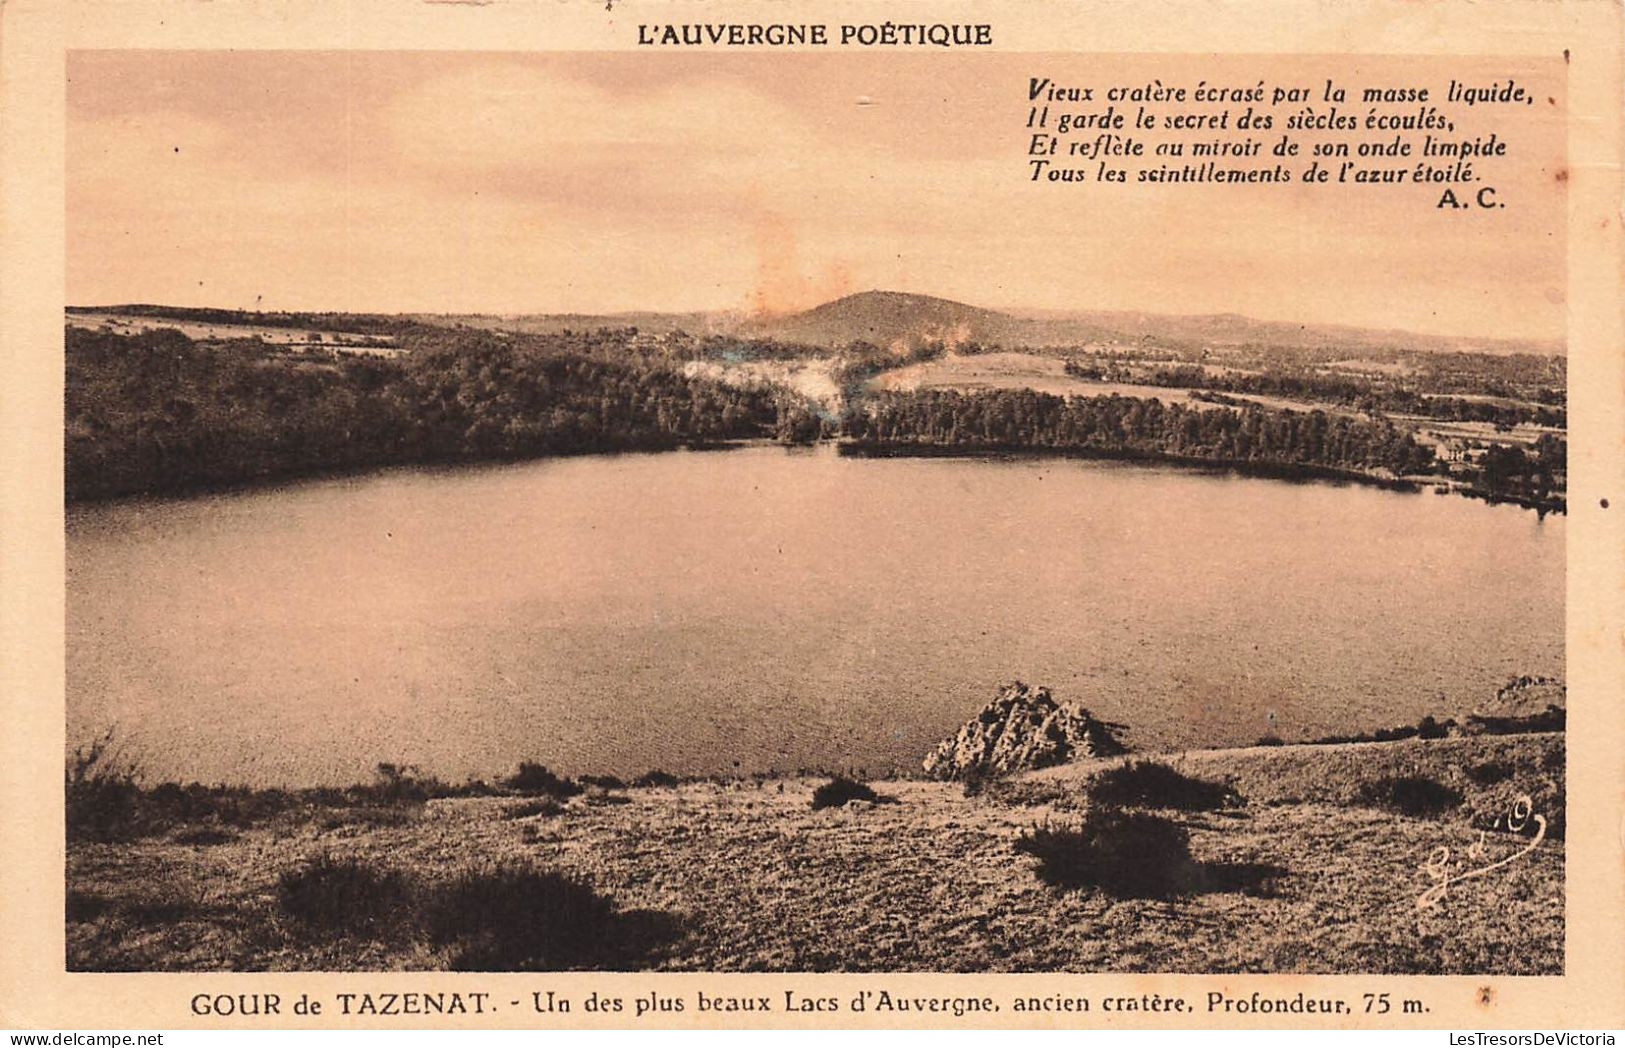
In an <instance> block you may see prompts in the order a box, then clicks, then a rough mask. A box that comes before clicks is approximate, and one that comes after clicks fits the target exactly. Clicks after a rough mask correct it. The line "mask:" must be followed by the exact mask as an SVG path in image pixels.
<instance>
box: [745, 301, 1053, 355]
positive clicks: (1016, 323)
mask: <svg viewBox="0 0 1625 1048" xmlns="http://www.w3.org/2000/svg"><path fill="white" fill-rule="evenodd" d="M1025 326H1026V325H1025V324H1024V322H1023V321H1021V320H1019V319H1017V318H1016V317H1013V316H1011V315H1009V314H1008V313H998V312H995V311H994V310H991V309H981V308H978V307H976V306H967V305H965V304H964V303H963V302H952V301H949V300H948V299H945V298H934V297H932V296H930V295H911V294H906V293H903V292H899V291H864V292H861V293H859V294H856V295H847V296H846V297H844V298H838V299H836V300H835V301H833V302H825V303H824V304H823V305H821V306H815V307H813V308H812V309H809V310H806V311H805V312H801V313H790V314H785V315H780V316H760V317H754V318H751V319H750V320H747V321H746V322H745V323H744V324H743V325H742V326H741V328H740V331H739V334H741V335H747V336H751V337H757V338H776V339H778V340H779V341H781V342H805V343H810V344H812V345H819V346H837V345H845V344H847V343H849V342H870V343H873V344H875V345H877V346H891V345H894V344H897V343H904V344H916V343H920V342H935V341H942V342H947V343H949V344H950V345H957V344H959V343H963V342H971V341H974V342H1008V341H1011V340H1012V339H1014V338H1015V337H1016V336H1017V335H1018V334H1019V333H1021V331H1022V330H1023V329H1024V327H1025Z"/></svg>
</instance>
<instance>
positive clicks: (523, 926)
mask: <svg viewBox="0 0 1625 1048" xmlns="http://www.w3.org/2000/svg"><path fill="white" fill-rule="evenodd" d="M424 906H425V919H426V925H427V929H428V933H429V938H430V941H431V942H433V943H434V944H435V945H437V946H444V945H447V944H452V943H461V944H462V949H461V950H460V951H459V953H458V954H457V956H456V957H455V958H454V959H453V965H454V966H455V967H457V968H459V969H463V970H475V971H524V970H541V969H556V968H569V967H575V966H578V965H582V964H584V963H587V962H588V961H589V960H591V959H592V958H593V957H594V956H595V955H596V953H597V951H599V950H600V949H601V948H602V946H603V944H604V940H605V938H606V936H607V935H608V933H609V931H610V930H611V928H612V926H613V924H614V919H615V911H614V904H613V903H612V902H611V901H610V900H609V899H607V898H605V897H603V896H601V895H599V894H598V893H597V892H596V891H594V890H593V888H592V885H590V884H588V883H587V882H586V881H583V880H579V879H577V878H575V877H571V876H568V875H566V874H562V873H558V872H555V871H553V870H542V869H536V868H533V867H531V866H528V865H525V864H505V865H493V866H488V867H486V868H484V869H479V870H471V871H468V872H465V873H462V874H459V875H458V876H456V877H454V878H452V879H450V880H447V881H443V882H441V883H439V884H437V885H435V886H433V888H432V891H431V893H430V894H429V896H428V898H426V899H425V903H424Z"/></svg>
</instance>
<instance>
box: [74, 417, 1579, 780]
mask: <svg viewBox="0 0 1625 1048" xmlns="http://www.w3.org/2000/svg"><path fill="white" fill-rule="evenodd" d="M1563 532H1564V518H1563V517H1561V516H1556V517H1547V518H1545V519H1544V520H1541V519H1539V518H1537V517H1536V515H1535V514H1534V513H1533V512H1530V511H1527V510H1522V509H1518V508H1515V507H1511V506H1487V505H1485V504H1483V503H1480V502H1474V501H1470V500H1467V499H1463V498H1458V497H1454V496H1451V497H1441V496H1436V495H1433V494H1431V493H1427V494H1402V493H1395V492H1389V491H1383V490H1379V489H1373V488H1365V487H1356V486H1343V485H1333V484H1326V483H1301V484H1299V483H1287V482H1282V481H1276V480H1262V479H1249V478H1242V477H1238V476H1233V475H1225V474H1211V473H1203V472H1197V471H1192V470H1185V469H1178V468H1165V467H1148V466H1144V465H1131V464H1123V463H1109V462H1091V461H1077V460H1015V461H1005V460H977V459H862V458H845V457H840V456H837V455H835V454H834V453H833V451H832V450H831V449H829V448H827V447H826V448H819V449H814V450H785V449H780V448H768V447H755V448H747V449H741V450H733V451H725V452H676V453H665V454H652V455H624V456H593V457H585V458H572V459H556V460H546V461H538V462H529V463H524V464H518V465H504V466H493V467H475V468H462V469H444V470H438V469H437V470H395V471H388V472H384V473H377V474H370V475H366V476H362V477H355V478H343V479H331V480H320V481H313V482H308V483H298V484H293V485H288V486H279V487H275V488H269V489H261V490H256V491H250V492H242V493H232V494H223V495H210V496H202V497H196V498H188V499H184V500H131V501H123V502H117V503H108V504H101V505H90V506H77V507H72V508H70V512H69V516H68V535H67V552H68V622H67V643H68V681H67V683H68V731H69V735H68V742H69V746H70V748H71V747H72V746H73V745H74V744H76V743H81V742H83V741H86V740H88V739H89V738H90V737H91V736H93V735H95V734H97V733H99V732H101V731H103V730H105V729H107V728H109V727H114V728H115V730H116V733H117V736H118V737H119V738H120V739H121V740H122V741H123V745H124V748H125V751H126V753H128V754H130V755H132V756H136V757H139V759H140V761H141V763H142V764H143V766H144V767H145V769H146V771H147V773H148V774H149V776H152V777H154V778H184V779H194V778H195V779H199V780H202V781H205V782H214V781H231V782H252V783H258V784H269V783H289V784H306V783H316V782H337V783H343V782H351V781H358V780H364V779H367V778H370V776H371V772H372V769H373V767H374V766H375V765H376V764H377V763H378V762H379V761H397V762H407V763H413V764H417V765H419V766H421V767H423V768H425V769H427V770H431V771H433V772H436V773H438V774H440V775H442V776H445V777H448V778H461V777H463V776H465V775H469V774H474V775H481V776H489V775H493V774H497V773H500V772H501V771H503V770H504V769H505V768H508V767H511V766H512V765H513V764H514V763H516V762H517V761H519V760H521V759H527V760H538V761H541V762H543V763H545V764H548V765H549V766H551V767H553V768H555V769H556V770H560V771H562V772H565V773H570V774H578V773H584V772H600V773H617V774H621V775H627V774H636V773H639V772H642V771H644V770H647V769H649V768H654V767H658V768H664V769H666V770H669V771H672V772H677V773H712V772H728V771H733V770H740V771H746V772H749V771H759V770H767V769H795V768H799V767H848V766H850V767H865V768H867V769H868V770H870V771H871V772H873V773H879V772H881V771H884V770H887V769H889V768H891V767H893V766H896V767H899V768H916V767H917V766H918V762H919V759H920V757H921V756H922V755H923V754H924V753H925V752H926V750H928V749H929V748H930V747H931V746H932V745H933V744H934V743H935V742H936V741H937V740H938V739H939V738H941V737H942V736H943V735H945V734H949V733H951V732H952V731H954V730H955V729H956V728H957V727H958V726H959V725H960V724H961V723H963V722H964V721H965V720H966V719H967V718H968V717H970V716H971V715H972V714H974V713H975V712H976V710H978V709H979V708H980V707H981V706H982V704H983V703H985V702H986V701H987V700H988V699H989V698H991V697H992V696H993V694H994V691H995V689H996V688H997V686H998V685H999V684H1000V683H1001V682H1003V681H1006V680H1009V679H1012V678H1020V679H1022V680H1026V681H1028V682H1032V683H1041V684H1047V685H1049V686H1050V687H1051V688H1053V689H1054V690H1055V692H1056V694H1057V696H1058V697H1060V698H1063V699H1069V700H1077V701H1080V702H1082V703H1083V704H1084V705H1085V706H1087V707H1089V708H1090V709H1092V710H1093V711H1094V712H1096V713H1097V714H1098V715H1101V716H1104V717H1107V718H1109V719H1111V720H1115V721H1121V722H1124V723H1126V724H1128V725H1130V726H1131V727H1132V731H1131V733H1130V735H1129V741H1130V742H1131V744H1133V745H1135V746H1137V747H1139V748H1144V749H1158V748H1178V747H1200V746H1213V745H1226V744H1245V743H1250V742H1252V741H1253V740H1255V739H1257V738H1258V737H1259V736H1261V735H1264V734H1266V733H1269V732H1274V733H1276V734H1279V735H1281V736H1282V737H1284V738H1287V739H1289V740H1290V739H1298V738H1310V737H1316V736H1321V735H1325V734H1330V733H1334V732H1341V733H1350V732H1355V731H1363V730H1369V729H1372V728H1375V727H1378V726H1387V725H1393V724H1398V723H1404V722H1414V721H1415V720H1416V719H1417V718H1418V717H1420V716H1421V715H1423V714H1428V713H1432V714H1436V715H1441V716H1442V715H1450V714H1459V713H1460V712H1462V711H1463V710H1466V709H1470V708H1471V707H1472V706H1473V705H1474V704H1476V703H1477V702H1479V701H1481V700H1483V699H1484V698H1485V697H1486V696H1488V695H1490V694H1492V693H1493V692H1494V690H1495V688H1496V687H1497V686H1499V685H1500V684H1502V683H1503V682H1504V681H1505V680H1506V679H1507V678H1508V677H1510V676H1513V675H1516V674H1520V673H1528V674H1549V675H1561V674H1562V672H1563V566H1564V556H1563Z"/></svg>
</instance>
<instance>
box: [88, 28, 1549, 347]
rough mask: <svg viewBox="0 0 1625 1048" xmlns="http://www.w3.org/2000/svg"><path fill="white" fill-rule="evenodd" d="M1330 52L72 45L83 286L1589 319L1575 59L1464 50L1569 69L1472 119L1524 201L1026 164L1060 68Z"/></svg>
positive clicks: (1525, 329) (1248, 78)
mask: <svg viewBox="0 0 1625 1048" xmlns="http://www.w3.org/2000/svg"><path fill="white" fill-rule="evenodd" d="M1266 61H1273V62H1275V64H1274V65H1270V66H1268V67H1267V68H1266V67H1265V66H1263V65H1262V64H1261V63H1264V62H1266ZM1326 61H1330V60H1326ZM1326 61H1320V60H1315V59H1312V58H1298V59H1280V60H1266V59H1260V58H1257V57H1253V58H1245V57H1241V58H1238V57H1230V58H1222V59H1221V58H1218V57H1212V56H1203V57H1200V58H1179V57H1173V58H1170V57H1167V56H1162V57H1156V56H1088V55H1018V54H963V53H952V54H887V55H874V54H862V53H849V52H838V51H836V52H830V53H816V54H808V53H796V54H785V53H771V52H745V53H725V54H718V53H672V54H667V53H648V52H643V53H639V52H613V53H607V52H580V53H542V54H518V53H514V54H505V53H502V54H499V53H475V54H469V53H453V52H410V53H391V52H180V51H91V52H84V51H81V52H73V53H71V54H70V56H69V60H68V126H67V147H68V154H67V156H68V161H67V163H68V171H67V175H68V190H67V196H68V213H67V219H68V258H67V262H68V297H69V301H70V302H71V303H73V304H79V305H103V304H111V303H117V302H159V303H164V304H171V305H213V306H220V307H227V308H243V309H253V308H259V309H286V310H299V309H308V310H347V311H367V312H465V313H467V312H483V313H562V312H581V313H600V312H616V311H631V310H654V311H687V310H710V309H744V310H768V311H785V310H792V309H798V308H805V307H809V306H812V305H816V304H818V303H819V302H822V301H826V300H828V299H830V298H833V297H836V296H838V295H841V294H845V293H849V292H854V291H861V290H866V289H870V288H885V289H890V290H904V291H915V292H920V293H924V294H933V295H940V296H943V297H947V298H953V299H957V300H960V301H964V302H968V303H970V304H973V305H978V306H985V307H990V308H1001V309H1014V310H1102V309H1106V310H1113V309H1122V310H1137V311H1146V312H1153V313H1241V314H1245V315H1249V316H1254V317H1258V318H1262V319H1271V320H1286V321H1296V322H1304V323H1345V324H1354V325H1358V326H1364V327H1380V328H1402V329H1408V330H1414V331H1422V332H1428V333H1436V334H1447V335H1470V336H1477V337H1484V336H1504V337H1515V338H1560V337H1562V335H1563V333H1564V327H1565V308H1564V280H1563V273H1564V254H1563V251H1564V245H1563V234H1562V229H1563V221H1564V194H1563V190H1562V186H1563V183H1562V167H1563V157H1564V152H1563V149H1564V146H1563V129H1562V121H1561V101H1562V100H1561V97H1560V95H1559V91H1560V87H1561V84H1562V76H1561V69H1560V67H1558V68H1557V69H1553V68H1551V67H1550V66H1530V67H1528V68H1519V69H1517V70H1509V69H1508V68H1507V62H1508V61H1509V60H1507V59H1497V60H1494V62H1493V63H1491V64H1483V63H1481V64H1480V65H1479V66H1474V65H1473V64H1472V63H1473V62H1474V61H1475V60H1471V59H1462V60H1458V61H1457V66H1456V67H1452V70H1451V71H1452V72H1456V70H1457V67H1459V69H1460V72H1461V74H1462V76H1461V78H1462V79H1464V80H1472V81H1473V82H1475V83H1483V84H1487V83H1489V82H1490V81H1491V80H1493V79H1496V78H1497V77H1499V78H1500V79H1502V80H1504V79H1505V77H1506V76H1507V75H1508V73H1509V72H1516V73H1517V74H1518V78H1519V82H1520V83H1527V84H1531V85H1532V86H1534V87H1535V88H1536V94H1537V95H1541V96H1544V97H1543V98H1542V101H1543V102H1544V103H1545V104H1542V105H1539V106H1532V107H1517V108H1516V110H1515V111H1508V112H1507V113H1505V114H1492V113H1490V112H1489V111H1487V110H1479V111H1476V112H1475V113H1473V114H1471V116H1472V117H1473V118H1474V119H1479V120H1483V121H1487V122H1486V123H1485V124H1484V125H1483V126H1484V128H1485V129H1486V130H1487V129H1488V128H1489V127H1490V126H1492V123H1494V122H1495V121H1499V122H1500V123H1499V126H1500V127H1502V129H1503V134H1502V137H1503V138H1505V139H1507V140H1508V141H1509V143H1510V144H1512V145H1515V146H1516V149H1515V150H1514V151H1513V153H1512V156H1513V158H1514V159H1512V160H1511V161H1507V162H1503V163H1502V164H1501V166H1500V168H1499V170H1498V171H1497V172H1496V175H1495V183H1494V184H1495V187H1496V189H1497V192H1498V198H1499V199H1500V200H1502V201H1505V202H1507V207H1506V208H1504V209H1497V210H1494V211H1478V210H1476V209H1474V210H1472V211H1464V212H1455V211H1452V210H1450V209H1439V208H1437V207H1436V206H1435V203H1436V201H1437V199H1438V191H1437V190H1436V189H1433V188H1428V187H1422V188H1419V189H1406V190H1402V191H1399V192H1391V191H1390V192H1383V191H1380V190H1372V189H1359V190H1352V191H1339V190H1336V189H1332V190H1331V191H1328V190H1326V189H1323V188H1315V187H1305V186H1301V185H1293V186H1289V187H1280V186H1271V187H1245V188H1239V189H1238V188H1228V187H1227V188H1208V187H1180V188H1176V189H1174V190H1166V189H1164V190H1148V189H1146V188H1143V187H1136V186H1128V187H1118V186H1108V185H1103V184H1095V183H1087V184H1085V185H1081V186H1080V185H1047V184H1034V183H1032V182H1030V181H1029V180H1028V168H1027V166H1026V157H1025V151H1026V148H1027V132H1026V129H1025V128H1024V126H1023V125H1024V123H1025V120H1026V117H1027V112H1028V108H1027V107H1028V94H1027V87H1028V80H1029V78H1030V77H1032V76H1050V77H1052V78H1054V79H1055V80H1057V81H1058V82H1088V83H1097V84H1103V83H1107V82H1117V81H1121V82H1124V83H1135V82H1140V83H1144V82H1147V81H1149V80H1150V79H1151V78H1152V77H1153V76H1160V77H1162V78H1163V79H1165V80H1169V79H1177V78H1183V79H1186V80H1189V81H1194V80H1196V79H1199V78H1201V77H1207V78H1209V79H1211V80H1214V81H1215V82H1225V83H1231V82H1234V83H1238V84H1250V83H1252V82H1253V81H1256V80H1257V79H1259V78H1260V77H1261V76H1263V75H1265V74H1269V75H1271V76H1273V77H1276V78H1279V79H1281V80H1282V81H1283V82H1291V83H1298V82H1303V83H1316V84H1318V83H1319V81H1320V80H1321V79H1323V78H1324V77H1323V75H1322V74H1323V73H1324V72H1325V71H1326ZM1339 61H1341V62H1342V69H1343V72H1344V75H1347V76H1350V77H1363V78H1366V79H1368V80H1370V81H1371V82H1387V81H1404V80H1405V78H1406V77H1409V78H1410V80H1409V81H1405V82H1411V81H1415V80H1416V79H1417V78H1418V77H1421V76H1423V75H1425V74H1424V73H1423V72H1422V71H1423V70H1430V71H1431V75H1429V76H1428V79H1429V80H1430V82H1436V83H1437V84H1439V86H1442V84H1443V80H1441V79H1440V78H1439V70H1440V67H1439V60H1437V59H1434V60H1430V61H1428V62H1426V63H1423V62H1418V61H1415V60H1406V59H1397V58H1391V59H1378V58H1372V59H1363V60H1361V61H1362V62H1363V63H1364V65H1363V66H1362V67H1360V68H1358V69H1350V68H1349V67H1348V64H1347V62H1348V60H1347V59H1343V60H1339ZM1317 62H1318V64H1317ZM1443 79H1444V80H1447V79H1448V77H1444V78H1443ZM1084 108H1096V109H1098V108H1100V107H1099V106H1091V107H1084ZM1349 108H1350V109H1352V110H1354V111H1356V112H1359V111H1360V110H1359V107H1358V106H1357V105H1355V106H1350V107H1349Z"/></svg>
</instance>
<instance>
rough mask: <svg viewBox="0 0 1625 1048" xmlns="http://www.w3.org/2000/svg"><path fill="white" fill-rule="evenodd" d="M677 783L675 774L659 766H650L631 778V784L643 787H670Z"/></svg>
mask: <svg viewBox="0 0 1625 1048" xmlns="http://www.w3.org/2000/svg"><path fill="white" fill-rule="evenodd" d="M677 784H678V778H677V776H675V775H673V774H671V773H670V772H665V771H661V770H660V769H659V768H651V769H649V770H648V771H646V772H644V773H643V774H642V775H639V776H638V777H637V778H635V779H633V780H632V785H633V786H638V787H641V788H644V789H647V788H650V787H657V788H662V787H671V786H676V785H677Z"/></svg>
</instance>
